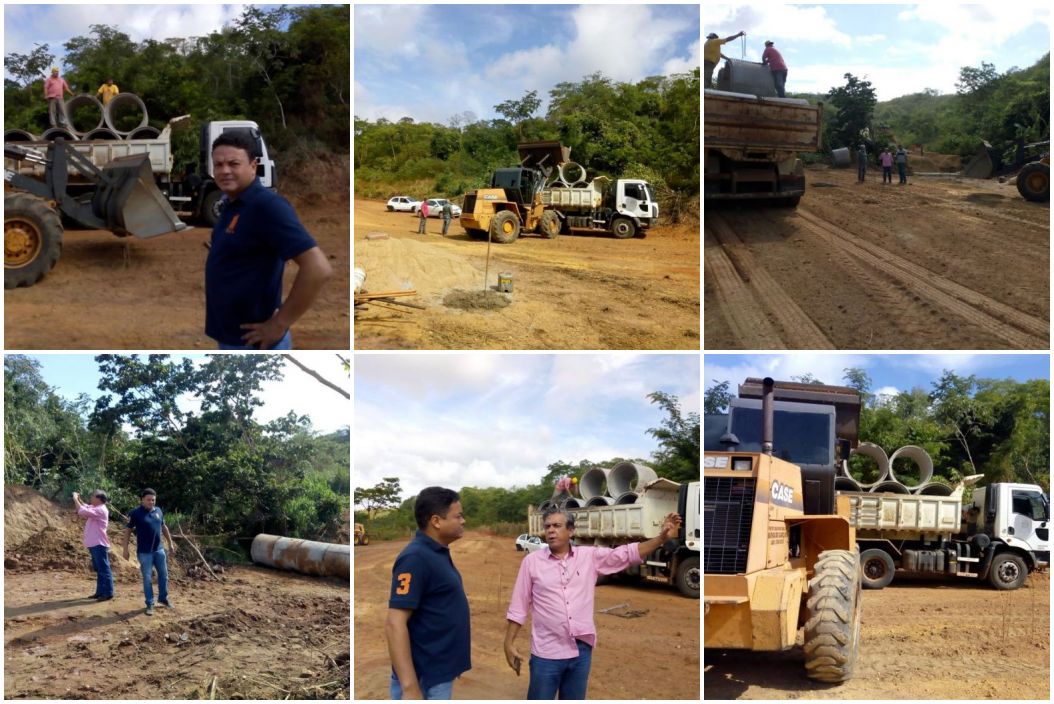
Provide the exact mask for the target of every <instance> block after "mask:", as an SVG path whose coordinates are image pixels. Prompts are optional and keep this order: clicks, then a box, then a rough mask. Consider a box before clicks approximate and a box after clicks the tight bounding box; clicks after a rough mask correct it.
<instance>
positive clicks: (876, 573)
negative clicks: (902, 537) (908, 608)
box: [860, 548, 897, 589]
mask: <svg viewBox="0 0 1054 704" xmlns="http://www.w3.org/2000/svg"><path fill="white" fill-rule="evenodd" d="M896 571H897V568H896V566H895V565H894V564H893V558H892V557H890V556H889V553H887V552H886V551H885V550H878V549H877V548H872V549H871V550H864V551H863V552H862V553H860V579H861V580H862V582H863V587H864V589H884V588H886V587H888V586H889V583H890V582H892V581H893V576H894V575H895V574H896Z"/></svg>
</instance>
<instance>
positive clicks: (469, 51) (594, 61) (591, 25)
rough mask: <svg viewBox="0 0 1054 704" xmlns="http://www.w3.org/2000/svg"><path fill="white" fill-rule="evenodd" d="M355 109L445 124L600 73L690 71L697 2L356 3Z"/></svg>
mask: <svg viewBox="0 0 1054 704" xmlns="http://www.w3.org/2000/svg"><path fill="white" fill-rule="evenodd" d="M354 32H355V45H354V46H355V67H354V68H355V114H356V115H357V116H359V117H361V118H364V119H370V120H375V119H377V118H378V117H386V118H388V119H389V120H392V121H396V120H398V119H400V118H402V117H412V118H413V119H414V120H415V121H417V122H438V123H440V124H446V123H447V122H448V120H449V118H450V117H451V116H453V115H455V114H459V113H463V112H465V111H471V112H472V113H473V114H474V115H475V117H476V118H478V119H484V120H486V119H492V118H494V117H497V114H496V113H495V112H494V110H493V106H495V105H497V104H498V103H501V102H503V101H505V100H508V99H518V98H521V97H522V96H523V94H524V92H526V91H528V90H537V91H538V96H539V97H540V98H543V99H544V100H545V102H543V104H542V107H541V110H540V111H539V113H538V114H544V111H545V109H546V107H547V105H548V92H549V89H550V88H552V87H553V86H554V85H556V84H557V83H560V82H564V81H570V82H575V81H579V80H581V79H582V77H583V76H585V75H588V74H591V73H593V72H595V71H600V72H602V73H603V74H604V75H605V76H607V77H608V78H612V79H614V80H617V81H624V82H634V81H638V80H640V79H643V78H646V77H648V76H654V75H659V74H669V73H679V72H687V71H691V70H692V69H694V68H695V67H698V66H699V65H700V63H699V6H698V5H696V4H691V5H648V4H643V3H633V4H626V5H514V4H503V5H356V6H355V12H354Z"/></svg>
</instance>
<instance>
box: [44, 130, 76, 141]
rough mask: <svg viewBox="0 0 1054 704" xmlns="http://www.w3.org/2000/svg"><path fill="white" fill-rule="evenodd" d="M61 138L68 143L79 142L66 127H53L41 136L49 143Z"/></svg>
mask: <svg viewBox="0 0 1054 704" xmlns="http://www.w3.org/2000/svg"><path fill="white" fill-rule="evenodd" d="M59 137H62V138H63V139H64V140H66V141H67V142H76V141H77V135H76V134H75V133H73V132H71V131H70V130H68V129H66V128H65V127H51V128H49V129H47V130H45V131H44V134H42V135H40V138H41V139H43V140H45V141H47V142H52V141H54V140H56V139H58V138H59Z"/></svg>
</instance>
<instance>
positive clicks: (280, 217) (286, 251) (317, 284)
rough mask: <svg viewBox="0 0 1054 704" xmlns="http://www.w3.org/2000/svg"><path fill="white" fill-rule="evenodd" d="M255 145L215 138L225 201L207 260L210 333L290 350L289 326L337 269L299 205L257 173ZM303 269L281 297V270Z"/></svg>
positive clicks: (239, 345)
mask: <svg viewBox="0 0 1054 704" xmlns="http://www.w3.org/2000/svg"><path fill="white" fill-rule="evenodd" d="M255 152H256V145H255V144H254V143H253V140H252V139H251V138H250V137H249V136H248V135H246V134H243V133H240V132H228V133H225V134H221V135H220V136H219V137H217V138H216V140H215V141H214V142H213V143H212V164H213V172H214V174H215V179H216V184H217V185H218V186H219V187H220V190H222V191H223V193H224V202H225V205H224V208H223V212H222V213H221V214H220V219H219V220H218V221H217V222H216V226H215V227H214V228H213V229H212V244H211V247H210V248H209V256H208V259H207V260H206V262H205V334H206V335H208V336H209V337H211V338H212V339H214V340H216V341H217V342H218V343H219V346H220V349H224V350H253V349H262V350H288V349H292V348H293V339H292V335H291V333H290V328H291V327H292V325H293V323H295V322H296V321H297V320H299V319H300V317H301V316H303V315H304V313H306V312H307V311H308V309H310V308H311V305H312V304H313V303H314V302H315V299H316V298H318V294H319V291H321V290H322V284H323V283H325V281H326V279H328V278H329V277H330V276H331V275H332V274H333V269H332V267H331V266H330V264H329V261H328V260H327V259H326V255H325V254H324V253H323V252H322V250H321V249H319V247H318V244H316V243H315V240H314V238H312V237H311V235H310V234H308V232H307V230H306V229H304V226H303V225H302V224H300V220H299V219H298V218H297V216H296V213H295V212H294V211H293V207H292V206H291V205H289V203H288V202H287V201H286V200H285V199H284V198H282V197H281V196H279V195H278V194H276V193H274V192H273V191H270V190H268V189H266V188H264V187H263V185H262V184H261V183H260V180H259V179H258V178H257V177H256V164H257V158H258V157H257V155H256V153H255ZM289 259H292V260H293V261H295V262H296V264H297V267H299V270H298V271H297V274H296V278H295V279H294V280H293V288H292V289H291V290H290V291H289V296H288V297H287V298H286V299H285V301H283V300H282V273H283V272H284V271H285V263H286V261H287V260H289Z"/></svg>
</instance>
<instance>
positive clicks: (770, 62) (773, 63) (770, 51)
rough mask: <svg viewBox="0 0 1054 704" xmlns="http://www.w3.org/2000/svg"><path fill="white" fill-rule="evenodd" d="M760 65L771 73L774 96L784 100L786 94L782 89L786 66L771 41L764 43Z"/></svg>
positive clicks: (785, 80)
mask: <svg viewBox="0 0 1054 704" xmlns="http://www.w3.org/2000/svg"><path fill="white" fill-rule="evenodd" d="M761 63H762V64H764V65H765V66H768V67H769V69H770V70H771V71H772V80H773V82H774V83H775V84H776V95H778V96H779V97H781V98H786V97H787V94H786V93H785V92H784V90H783V89H784V87H785V86H786V85H787V64H786V63H785V62H784V61H783V56H782V55H781V54H780V53H779V52H778V51H776V47H775V46H773V45H772V40H771V39H770V40H769V41H767V42H765V51H764V52H762V54H761Z"/></svg>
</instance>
